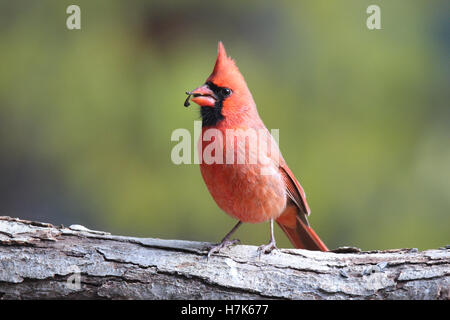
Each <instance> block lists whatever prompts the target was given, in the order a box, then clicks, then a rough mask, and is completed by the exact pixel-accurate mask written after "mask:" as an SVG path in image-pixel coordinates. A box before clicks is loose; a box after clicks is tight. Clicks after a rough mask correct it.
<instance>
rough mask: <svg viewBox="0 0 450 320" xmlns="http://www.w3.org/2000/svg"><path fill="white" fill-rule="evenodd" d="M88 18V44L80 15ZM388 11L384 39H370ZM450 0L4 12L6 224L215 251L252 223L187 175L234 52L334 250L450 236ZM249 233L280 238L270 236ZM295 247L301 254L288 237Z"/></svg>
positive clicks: (256, 229) (49, 3) (257, 229)
mask: <svg viewBox="0 0 450 320" xmlns="http://www.w3.org/2000/svg"><path fill="white" fill-rule="evenodd" d="M70 4H77V5H79V6H80V7H81V27H82V29H81V30H79V31H69V30H68V29H67V28H66V19H67V17H68V15H67V14H66V8H67V7H68V6H69V5H70ZM370 4H378V5H379V6H380V7H381V19H382V30H377V31H369V30H368V29H367V28H366V18H367V17H368V15H367V14H366V8H367V7H368V6H369V5H370ZM449 9H450V7H449V2H448V1H411V0H397V1H379V0H371V1H364V0H355V1H316V0H310V1H260V0H259V1H245V2H244V1H217V2H213V1H181V0H180V1H112V0H108V1H92V0H89V1H87V0H86V1H81V0H77V1H56V0H40V1H23V0H19V1H6V0H1V2H0V215H10V216H14V217H19V218H24V219H33V220H40V221H45V222H51V223H53V224H64V225H70V224H75V223H78V224H83V225H85V226H87V227H89V228H93V229H100V230H107V231H110V232H113V233H116V234H124V235H134V236H142V237H160V238H178V239H192V240H200V241H211V242H215V241H218V240H220V239H221V238H222V237H223V235H224V234H225V233H226V232H228V231H229V229H230V228H231V227H232V226H233V225H234V223H235V221H234V220H232V219H231V218H229V217H228V216H227V215H226V214H225V213H223V212H221V211H220V209H218V207H217V206H216V205H215V203H214V201H213V200H212V198H211V197H210V195H209V193H208V191H207V189H206V187H205V186H204V184H203V181H202V178H201V176H200V172H199V168H198V166H197V165H180V166H177V165H175V164H173V163H172V162H171V160H170V153H171V149H172V148H173V146H174V145H175V144H176V142H172V141H171V140H170V137H171V133H172V131H173V130H174V129H177V128H187V129H189V130H190V131H191V132H192V131H193V121H194V120H198V119H199V110H198V107H196V106H193V107H191V108H189V109H186V108H184V107H183V101H184V99H185V94H184V92H185V91H186V90H189V89H193V88H195V87H197V86H198V85H200V84H202V83H203V82H204V80H205V79H206V77H207V76H208V75H209V73H210V72H211V70H212V68H213V65H214V62H215V58H216V47H217V42H218V41H219V40H222V41H223V42H224V44H225V46H226V48H227V51H228V53H229V55H231V56H232V57H233V58H235V60H236V61H237V64H238V66H239V67H240V70H241V71H242V73H243V74H244V76H245V77H246V80H247V82H248V85H249V88H250V89H251V91H252V93H253V96H254V98H255V101H256V103H257V105H258V108H259V112H260V115H261V117H262V118H263V120H264V121H265V123H266V125H267V127H268V128H279V129H280V145H281V150H282V151H283V154H284V157H285V159H286V160H287V162H288V164H289V166H290V168H291V169H292V171H293V172H294V173H295V175H296V176H297V177H298V179H299V180H300V182H301V183H302V185H303V187H304V188H305V190H306V193H307V195H308V202H309V204H310V206H311V208H312V215H311V219H310V222H311V224H312V225H313V226H314V228H315V230H316V231H317V233H318V234H319V235H320V236H321V237H322V238H323V240H324V241H325V242H326V243H327V244H328V246H329V247H330V248H334V247H337V246H343V245H352V246H358V247H361V248H363V249H384V248H399V247H417V248H419V249H425V248H436V247H439V246H442V245H446V244H448V243H449V242H450V241H449V240H450V237H449V234H450V232H449V231H450V216H449V213H450V144H449V137H450V108H449V98H450V97H449V91H450V90H449V83H450V82H449V80H450V67H449V61H450V20H449V16H450V15H449V11H450V10H449ZM237 237H238V238H240V239H241V240H242V242H243V243H246V244H258V245H259V244H261V243H266V242H267V241H268V239H269V228H268V224H259V225H244V226H243V227H242V228H241V230H239V231H238V232H237ZM277 240H278V244H279V246H280V247H290V244H289V242H288V241H287V240H286V238H285V237H284V236H282V233H281V232H280V230H279V229H277Z"/></svg>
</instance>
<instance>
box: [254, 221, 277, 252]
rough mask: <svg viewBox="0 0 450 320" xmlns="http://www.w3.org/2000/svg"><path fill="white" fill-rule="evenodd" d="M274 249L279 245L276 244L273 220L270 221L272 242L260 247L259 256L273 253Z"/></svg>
mask: <svg viewBox="0 0 450 320" xmlns="http://www.w3.org/2000/svg"><path fill="white" fill-rule="evenodd" d="M274 249H278V248H277V244H276V243H275V237H274V235H273V219H270V242H269V243H268V244H263V245H262V246H260V247H258V252H259V256H261V253H263V252H264V253H271V252H272V251H273V250H274Z"/></svg>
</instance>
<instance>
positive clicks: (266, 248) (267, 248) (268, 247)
mask: <svg viewBox="0 0 450 320" xmlns="http://www.w3.org/2000/svg"><path fill="white" fill-rule="evenodd" d="M273 250H278V248H277V245H276V243H275V241H270V242H269V243H268V244H263V245H262V246H259V247H258V256H259V257H261V254H262V253H264V254H268V253H271V252H272V251H273Z"/></svg>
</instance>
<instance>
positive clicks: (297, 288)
mask: <svg viewBox="0 0 450 320" xmlns="http://www.w3.org/2000/svg"><path fill="white" fill-rule="evenodd" d="M208 245H210V244H209V243H202V242H193V241H181V240H162V239H151V238H149V239H143V238H134V237H123V236H114V235H111V234H109V233H107V232H100V231H94V230H89V229H87V228H85V227H83V226H80V225H73V226H70V227H62V226H61V227H56V226H53V225H51V224H47V223H39V222H32V221H25V220H20V219H15V218H10V217H0V298H2V299H42V298H45V299H77V298H84V299H449V296H450V293H449V288H450V248H449V247H446V248H440V249H437V250H426V251H421V252H419V251H417V250H415V249H396V250H387V251H370V252H356V250H354V249H352V248H343V249H340V250H337V251H336V252H326V253H323V252H316V251H307V250H298V249H281V250H276V251H274V252H272V253H271V254H268V255H262V256H261V257H260V258H259V257H258V253H257V251H256V249H257V248H256V247H254V246H245V245H239V246H235V247H233V248H230V249H227V250H224V251H223V252H221V253H220V254H218V255H214V256H213V257H211V259H209V261H208V260H207V259H206V250H205V248H206V247H207V246H208ZM77 280H80V281H79V285H78V283H77Z"/></svg>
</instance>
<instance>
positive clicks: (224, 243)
mask: <svg viewBox="0 0 450 320" xmlns="http://www.w3.org/2000/svg"><path fill="white" fill-rule="evenodd" d="M239 242H241V241H240V240H239V239H234V240H224V241H222V242H221V243H219V244H217V245H215V246H212V247H210V248H209V251H208V256H207V258H208V259H209V258H210V257H211V255H212V254H213V253H218V252H219V251H220V250H222V249H223V248H228V247H230V246H233V245H235V244H237V243H239Z"/></svg>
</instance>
